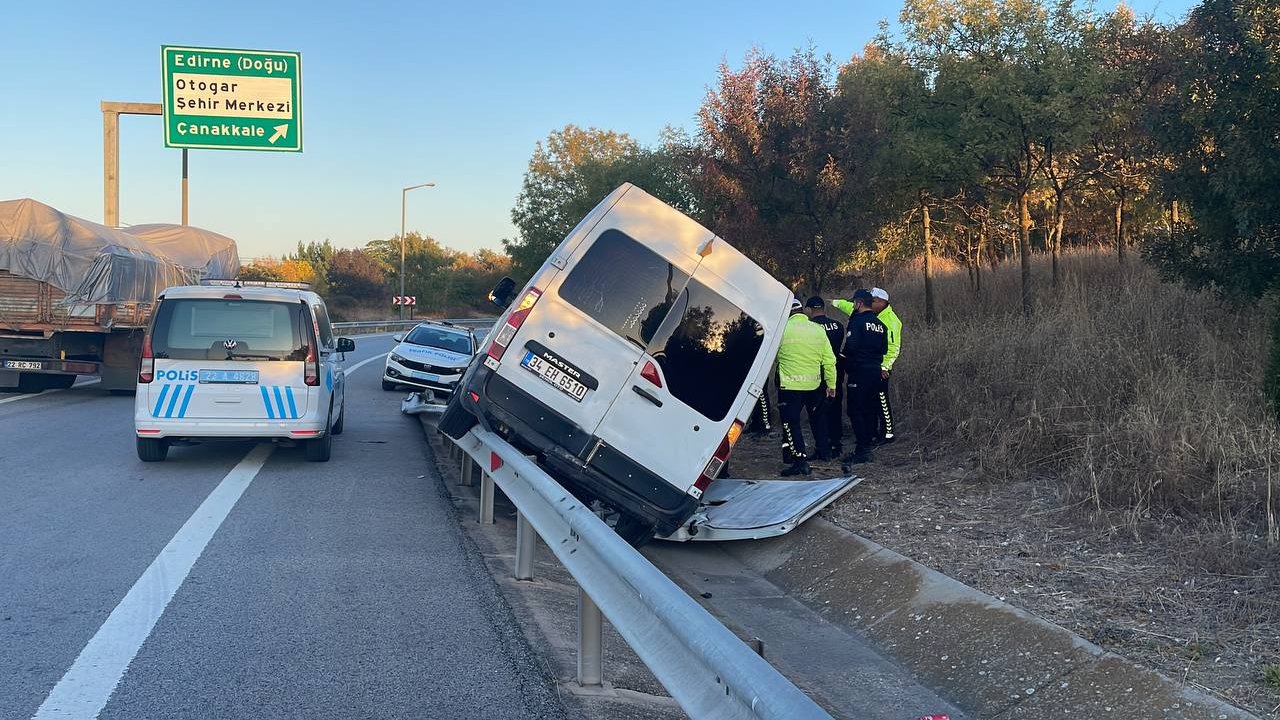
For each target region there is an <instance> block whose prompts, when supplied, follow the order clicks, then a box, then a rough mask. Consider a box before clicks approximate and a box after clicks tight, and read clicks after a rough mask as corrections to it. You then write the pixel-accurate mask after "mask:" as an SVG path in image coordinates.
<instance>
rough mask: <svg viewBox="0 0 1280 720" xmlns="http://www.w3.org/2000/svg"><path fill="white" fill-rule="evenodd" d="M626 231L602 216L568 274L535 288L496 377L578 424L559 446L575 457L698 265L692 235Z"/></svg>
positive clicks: (614, 219) (577, 251)
mask: <svg viewBox="0 0 1280 720" xmlns="http://www.w3.org/2000/svg"><path fill="white" fill-rule="evenodd" d="M628 197H629V196H628ZM645 197H648V196H645ZM624 200H625V198H624ZM653 202H656V201H653ZM662 207H664V208H665V206H662ZM666 209H667V211H668V212H671V213H673V214H677V215H678V213H675V211H674V210H671V209H670V208H666ZM620 220H621V221H623V222H619V221H620ZM686 222H688V224H689V225H692V226H693V227H694V228H698V226H697V225H696V223H693V222H692V221H688V220H686ZM625 224H626V223H625V218H619V217H617V216H615V215H614V214H613V213H610V214H609V215H606V216H605V218H604V219H603V220H602V221H601V222H600V223H599V226H598V227H597V228H596V229H595V230H594V231H593V233H592V234H591V235H589V236H588V237H587V238H586V239H585V240H584V241H583V242H582V243H581V244H579V245H578V247H577V248H576V249H575V251H574V252H573V254H572V257H571V258H570V259H569V260H568V261H567V263H566V267H565V270H564V271H563V272H560V273H557V274H555V275H554V276H553V277H552V279H551V281H550V282H549V283H548V285H547V287H543V288H539V289H540V290H541V291H542V295H541V297H540V298H539V300H538V302H537V304H536V305H535V306H534V309H533V311H532V312H531V313H529V316H528V318H527V319H526V320H525V322H524V323H523V325H521V327H520V331H519V333H518V334H517V335H516V336H515V340H514V341H513V345H512V346H511V347H510V349H509V350H508V351H507V356H506V357H504V359H503V362H502V364H501V365H500V366H499V367H498V369H497V371H496V372H497V375H498V376H499V377H501V378H503V379H504V380H507V381H508V382H510V383H512V384H515V385H516V386H518V387H519V388H521V389H522V390H524V391H525V392H527V393H529V394H530V395H533V396H534V398H536V399H537V400H538V401H540V402H541V403H542V404H543V405H545V406H546V407H548V408H550V409H552V410H554V411H556V412H557V413H559V414H560V415H561V416H563V417H564V418H567V419H569V420H570V421H571V422H572V423H573V424H574V425H576V426H577V427H578V428H579V429H580V430H581V431H582V432H581V433H580V434H577V435H576V436H574V437H560V438H557V440H558V441H560V442H561V444H563V445H564V446H565V447H566V448H567V449H569V450H570V451H571V452H575V453H579V454H580V453H582V452H584V451H585V450H586V449H587V444H588V443H589V442H590V440H591V435H592V434H593V433H594V432H595V430H596V428H597V426H598V425H599V424H600V421H601V420H602V419H603V418H604V415H605V413H606V412H607V411H608V410H609V407H610V406H611V405H612V404H613V402H614V400H615V399H616V398H617V397H618V395H619V393H621V392H623V390H624V388H627V387H629V386H628V384H627V383H628V379H629V377H630V376H631V374H632V372H633V371H634V370H635V368H636V366H637V364H638V363H639V361H640V358H641V355H642V353H643V352H644V348H645V347H646V346H647V344H648V342H649V340H650V339H651V338H652V337H653V335H654V334H655V333H656V332H657V330H658V327H659V326H660V325H661V324H662V322H663V320H664V319H666V316H667V313H668V311H670V310H671V308H672V305H673V303H674V302H675V300H676V299H677V298H678V297H679V295H680V293H681V292H683V291H684V288H685V285H686V284H687V283H688V281H689V278H690V276H691V275H692V274H693V271H694V270H695V269H696V268H697V265H698V257H697V256H696V255H692V254H690V253H689V252H688V251H687V249H686V248H691V247H696V245H695V243H696V242H697V239H696V238H693V239H690V238H686V237H683V236H681V233H680V232H678V231H677V232H670V233H667V234H665V235H660V236H658V240H657V242H648V241H646V243H645V244H641V243H640V242H638V241H637V240H636V239H634V237H632V235H630V234H629V233H628V232H627V231H625V230H624V229H622V228H620V227H619V225H623V226H625ZM698 229H700V228H698ZM702 232H703V233H706V231H705V230H704V231H702ZM686 233H687V229H686ZM706 234H707V235H709V233H706ZM513 356H514V357H513ZM534 378H536V379H534ZM492 387H493V385H492V383H491V384H490V388H492ZM627 392H630V391H629V390H628V391H627Z"/></svg>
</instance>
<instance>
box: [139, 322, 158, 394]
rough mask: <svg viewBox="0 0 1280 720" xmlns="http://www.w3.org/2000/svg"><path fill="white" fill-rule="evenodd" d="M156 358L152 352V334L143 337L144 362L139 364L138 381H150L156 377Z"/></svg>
mask: <svg viewBox="0 0 1280 720" xmlns="http://www.w3.org/2000/svg"><path fill="white" fill-rule="evenodd" d="M155 373H156V359H155V355H153V354H152V352H151V334H150V333H148V334H146V335H144V336H143V338H142V364H140V365H139V366H138V382H140V383H149V382H151V379H152V378H153V377H155Z"/></svg>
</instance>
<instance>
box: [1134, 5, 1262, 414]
mask: <svg viewBox="0 0 1280 720" xmlns="http://www.w3.org/2000/svg"><path fill="white" fill-rule="evenodd" d="M1170 57H1172V58H1176V62H1177V65H1176V67H1175V68H1174V73H1173V76H1172V77H1171V79H1170V80H1171V81H1170V82H1169V83H1168V85H1167V86H1166V87H1165V94H1164V96H1163V101H1162V103H1161V106H1160V112H1159V115H1158V119H1157V122H1156V137H1157V139H1158V140H1159V142H1160V144H1161V146H1162V148H1163V149H1164V150H1165V152H1167V153H1168V155H1169V158H1170V160H1171V161H1172V167H1171V169H1170V170H1169V171H1168V172H1167V173H1166V174H1165V175H1164V178H1163V180H1164V185H1165V188H1166V192H1167V193H1169V194H1170V195H1171V196H1172V197H1174V198H1178V199H1179V200H1182V201H1185V202H1186V203H1187V204H1188V205H1189V206H1190V211H1191V216H1192V218H1193V223H1191V224H1188V223H1182V224H1179V225H1177V226H1176V227H1175V228H1174V229H1173V232H1171V233H1169V234H1168V235H1166V236H1163V237H1154V238H1150V239H1149V241H1148V242H1149V243H1150V246H1149V250H1148V251H1149V253H1150V256H1151V257H1152V258H1153V259H1154V260H1155V261H1156V262H1157V263H1158V264H1160V265H1161V266H1162V267H1163V268H1165V269H1166V270H1167V271H1168V272H1170V273H1172V274H1174V275H1176V276H1178V277H1181V278H1183V279H1184V280H1186V281H1187V282H1188V283H1189V284H1191V285H1192V286H1193V287H1197V288H1209V289H1212V290H1215V291H1217V292H1218V293H1220V294H1222V295H1224V296H1227V297H1229V298H1231V299H1234V300H1236V301H1239V302H1250V301H1256V300H1257V299H1259V298H1261V297H1263V296H1264V295H1266V294H1268V293H1275V292H1277V291H1278V290H1280V203H1278V202H1277V201H1276V198H1277V195H1276V188H1277V187H1280V6H1276V5H1274V4H1273V3H1271V2H1269V1H1268V0H1205V1H1204V2H1203V3H1202V4H1201V5H1199V6H1198V7H1196V8H1195V9H1194V10H1192V12H1191V14H1190V17H1189V18H1188V19H1187V21H1186V23H1185V24H1184V25H1183V26H1182V27H1181V28H1179V29H1178V30H1177V32H1176V33H1175V34H1174V37H1173V39H1172V48H1171V52H1170ZM1275 317H1276V320H1275V324H1274V325H1273V326H1272V331H1271V347H1272V351H1271V363H1270V366H1269V368H1268V382H1267V386H1268V387H1267V390H1268V393H1269V398H1270V400H1271V402H1272V405H1273V407H1274V408H1275V409H1276V411H1277V412H1278V413H1280V313H1276V315H1275Z"/></svg>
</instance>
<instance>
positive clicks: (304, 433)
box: [289, 430, 320, 435]
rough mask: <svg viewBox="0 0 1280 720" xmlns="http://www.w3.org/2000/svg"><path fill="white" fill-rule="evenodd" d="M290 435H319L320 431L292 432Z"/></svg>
mask: <svg viewBox="0 0 1280 720" xmlns="http://www.w3.org/2000/svg"><path fill="white" fill-rule="evenodd" d="M289 434H290V435H319V434H320V431H319V430H290V431H289Z"/></svg>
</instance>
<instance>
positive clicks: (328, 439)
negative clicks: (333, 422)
mask: <svg viewBox="0 0 1280 720" xmlns="http://www.w3.org/2000/svg"><path fill="white" fill-rule="evenodd" d="M306 453H307V460H308V461H310V462H329V456H330V455H331V454H332V453H333V433H332V432H327V433H325V434H324V437H318V438H316V439H315V440H308V441H307V444H306Z"/></svg>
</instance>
